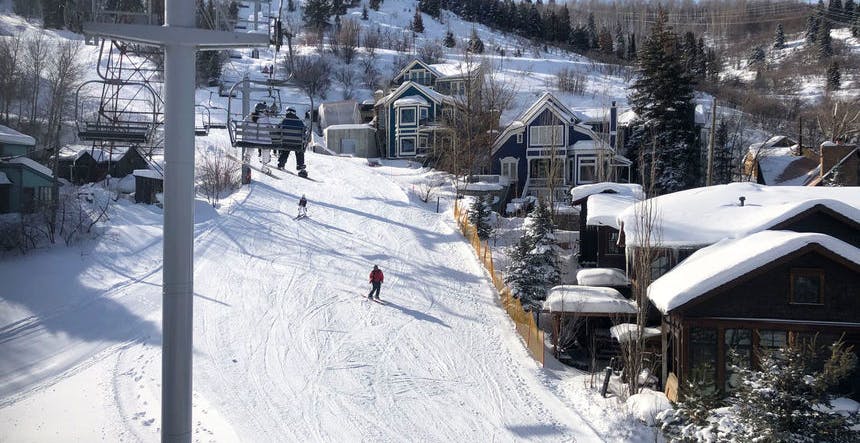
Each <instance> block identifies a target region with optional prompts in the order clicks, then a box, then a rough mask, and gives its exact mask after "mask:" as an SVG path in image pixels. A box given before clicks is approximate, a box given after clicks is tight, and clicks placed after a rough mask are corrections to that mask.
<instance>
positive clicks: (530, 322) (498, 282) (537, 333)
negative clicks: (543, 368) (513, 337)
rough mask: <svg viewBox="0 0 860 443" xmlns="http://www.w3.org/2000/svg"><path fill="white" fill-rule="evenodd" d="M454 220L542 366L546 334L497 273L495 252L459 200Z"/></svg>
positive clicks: (504, 306) (518, 330)
mask: <svg viewBox="0 0 860 443" xmlns="http://www.w3.org/2000/svg"><path fill="white" fill-rule="evenodd" d="M454 218H455V219H456V220H457V225H458V226H459V227H460V232H462V233H463V236H464V237H466V239H467V240H469V243H471V244H472V247H473V248H474V249H475V254H476V255H477V256H478V260H480V261H481V263H482V264H483V265H484V267H485V268H486V269H487V271H489V273H490V276H491V277H492V279H493V285H494V286H495V287H496V291H498V293H499V299H500V301H501V303H502V307H503V308H504V309H505V312H507V313H508V316H510V317H511V320H513V321H514V323H515V324H516V328H517V332H519V333H520V335H521V336H522V337H523V340H524V341H525V345H526V347H527V348H528V349H529V351H531V354H532V357H534V359H535V360H537V361H538V362H539V363H540V364H543V357H544V347H545V346H544V332H543V331H541V330H540V329H539V328H538V326H537V323H536V322H535V318H534V315H532V313H530V312H526V310H525V309H523V305H522V303H520V301H519V299H517V298H514V296H513V294H512V292H511V288H509V287H508V286H507V285H506V284H505V280H504V278H503V277H502V273H501V272H496V268H495V266H494V265H493V251H492V250H491V249H490V244H489V242H486V241H481V239H480V238H478V231H477V230H476V229H475V227H474V226H472V224H471V223H470V222H469V218H468V216H467V214H466V211H465V210H461V209H460V205H459V201H457V200H455V201H454Z"/></svg>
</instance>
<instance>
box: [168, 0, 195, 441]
mask: <svg viewBox="0 0 860 443" xmlns="http://www.w3.org/2000/svg"><path fill="white" fill-rule="evenodd" d="M164 25H165V26H166V27H174V26H175V27H187V28H193V27H194V2H191V1H186V0H167V1H166V2H165V14H164ZM195 55H196V48H195V47H194V46H192V45H180V44H168V45H166V46H165V48H164V95H165V97H166V98H167V100H166V101H165V107H164V275H163V282H164V285H163V288H162V292H163V295H164V297H163V308H162V309H163V311H162V325H163V326H162V329H163V338H162V351H161V352H162V355H161V397H162V398H161V421H162V430H161V441H162V442H190V441H191V369H192V368H191V357H192V351H193V345H192V337H193V323H194V322H193V309H192V307H193V306H192V302H193V298H192V297H193V294H194V266H193V264H194V59H195Z"/></svg>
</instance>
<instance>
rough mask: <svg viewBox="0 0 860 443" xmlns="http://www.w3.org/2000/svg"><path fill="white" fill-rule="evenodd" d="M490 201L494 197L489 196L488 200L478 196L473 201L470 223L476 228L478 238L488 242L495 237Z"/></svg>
mask: <svg viewBox="0 0 860 443" xmlns="http://www.w3.org/2000/svg"><path fill="white" fill-rule="evenodd" d="M490 199H492V196H487V198H486V199H484V198H481V197H478V196H476V197H475V199H474V200H472V206H471V207H470V208H469V212H468V216H469V222H470V223H472V226H474V227H475V230H476V231H477V234H478V238H480V239H481V240H482V241H486V240H487V239H489V238H490V236H491V235H493V226H492V225H491V224H490V215H491V212H492V211H491V210H490Z"/></svg>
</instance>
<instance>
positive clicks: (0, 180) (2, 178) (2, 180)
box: [0, 172, 12, 185]
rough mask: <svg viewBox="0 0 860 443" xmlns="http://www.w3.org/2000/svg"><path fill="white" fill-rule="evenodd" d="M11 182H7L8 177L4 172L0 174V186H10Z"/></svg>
mask: <svg viewBox="0 0 860 443" xmlns="http://www.w3.org/2000/svg"><path fill="white" fill-rule="evenodd" d="M11 184H12V182H10V181H9V177H7V176H6V173H5V172H0V185H11Z"/></svg>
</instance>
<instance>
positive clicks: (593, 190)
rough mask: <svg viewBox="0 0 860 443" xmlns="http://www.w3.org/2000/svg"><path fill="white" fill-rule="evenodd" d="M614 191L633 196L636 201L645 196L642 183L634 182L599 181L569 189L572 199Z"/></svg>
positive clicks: (577, 199)
mask: <svg viewBox="0 0 860 443" xmlns="http://www.w3.org/2000/svg"><path fill="white" fill-rule="evenodd" d="M604 192H606V193H615V194H618V195H628V196H631V197H633V198H635V199H636V200H637V201H638V200H642V199H644V198H645V191H643V190H642V185H637V184H635V183H613V182H600V183H594V184H591V185H579V186H576V187H574V188H573V189H571V190H570V196H571V200H572V201H579V200H582V199H584V198H586V197H588V196H589V195H594V194H600V193H604Z"/></svg>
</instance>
